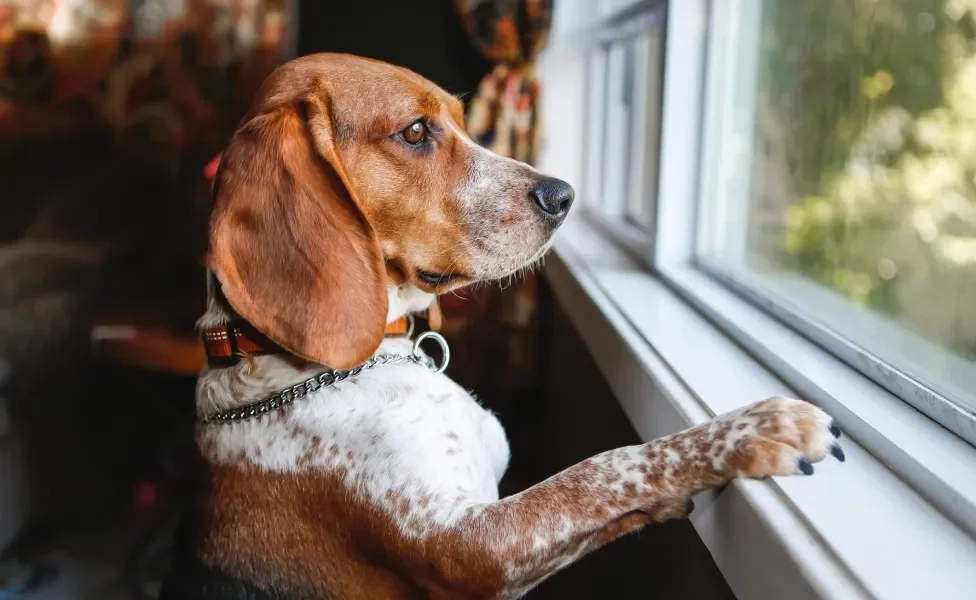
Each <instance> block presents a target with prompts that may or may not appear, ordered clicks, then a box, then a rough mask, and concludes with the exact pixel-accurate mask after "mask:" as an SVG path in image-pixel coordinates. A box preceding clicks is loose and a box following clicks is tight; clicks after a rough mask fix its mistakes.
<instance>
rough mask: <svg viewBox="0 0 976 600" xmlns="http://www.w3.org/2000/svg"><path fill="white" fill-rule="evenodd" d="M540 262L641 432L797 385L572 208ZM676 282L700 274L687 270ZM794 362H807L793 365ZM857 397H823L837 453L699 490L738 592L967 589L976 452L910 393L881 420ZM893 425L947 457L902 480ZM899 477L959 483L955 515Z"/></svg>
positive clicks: (657, 431)
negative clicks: (895, 462)
mask: <svg viewBox="0 0 976 600" xmlns="http://www.w3.org/2000/svg"><path fill="white" fill-rule="evenodd" d="M546 273H547V275H548V278H549V280H550V282H551V284H552V287H553V290H554V292H555V294H556V297H557V299H558V300H559V302H560V304H561V306H562V307H563V308H564V310H566V312H567V314H569V316H570V317H571V318H572V320H573V322H574V323H575V324H576V327H577V328H578V329H579V332H580V334H581V337H582V338H583V340H584V341H585V343H586V344H587V346H588V347H589V349H590V351H591V352H592V354H593V355H594V358H595V360H596V362H597V364H598V365H599V367H600V369H601V370H602V372H603V374H604V376H605V377H606V379H607V381H608V382H609V384H610V386H611V389H613V391H614V394H615V395H616V398H617V400H618V402H619V403H620V404H621V405H622V406H623V408H624V410H625V412H626V413H627V415H628V417H629V418H630V420H631V422H632V424H633V425H634V427H635V429H636V430H637V432H638V433H639V434H640V435H641V437H642V438H643V439H646V440H650V439H654V438H657V437H660V436H662V435H666V434H669V433H673V432H675V431H678V430H680V429H684V428H686V427H688V426H691V425H694V424H698V423H701V422H704V421H706V420H707V419H709V418H710V417H711V416H713V415H716V414H720V413H723V412H726V411H728V410H732V409H734V408H737V407H740V406H744V405H746V404H749V403H751V402H753V401H756V400H759V399H762V398H766V397H769V396H773V395H779V394H784V395H793V396H796V395H797V392H796V391H795V390H792V389H790V388H789V387H787V385H786V384H784V383H783V382H782V381H781V380H779V379H778V378H777V377H775V376H774V375H773V374H771V373H770V372H769V371H767V370H766V368H765V367H764V366H763V364H761V363H760V362H759V361H758V360H757V359H756V358H754V357H753V355H750V354H749V353H748V352H747V351H746V350H744V349H743V348H742V347H740V346H739V345H737V344H736V343H735V342H733V341H732V340H730V339H729V338H728V337H726V336H725V335H724V334H723V333H722V332H721V331H720V330H719V329H718V328H716V327H715V326H714V325H713V324H712V323H711V322H710V321H709V320H708V319H706V318H705V317H704V316H703V315H702V314H700V313H699V312H697V311H696V310H695V309H694V308H692V307H691V306H690V305H689V304H688V303H687V302H685V301H684V300H683V299H682V298H681V297H679V295H678V294H677V293H675V291H673V290H672V289H670V288H669V287H667V286H666V285H664V284H662V283H661V282H660V281H659V280H657V279H655V278H654V277H653V276H651V275H649V274H648V273H647V272H646V271H645V270H644V269H642V268H641V267H640V266H639V265H638V263H637V261H635V260H633V259H632V258H630V257H629V256H628V255H627V254H626V253H624V252H622V251H621V250H620V248H619V247H618V246H616V245H615V244H613V243H612V242H610V241H609V240H608V239H607V238H606V237H605V236H604V235H601V234H600V233H599V232H598V230H597V229H595V228H594V227H593V226H592V225H590V224H589V223H587V222H586V221H584V220H582V219H572V218H571V219H570V221H569V222H568V223H567V224H566V226H565V231H563V232H562V233H561V234H560V236H559V238H558V239H557V242H556V245H555V252H554V255H553V256H552V257H551V258H550V260H549V263H548V265H547V267H546ZM684 285H694V282H692V281H690V280H685V281H684ZM678 287H679V288H680V287H682V284H681V283H679V284H678ZM716 287H717V286H716ZM735 309H736V310H741V307H740V306H736V307H735ZM756 312H758V311H756ZM766 320H767V321H768V323H764V324H762V325H763V326H764V327H766V328H767V329H766V330H767V331H773V329H770V328H775V327H779V329H780V330H782V331H780V332H779V334H780V335H785V333H789V332H788V330H786V329H785V328H784V327H782V326H779V325H778V324H776V323H775V322H774V321H773V320H772V319H768V318H767V319H766ZM757 356H759V357H760V359H761V360H764V361H765V360H767V358H766V357H763V356H762V355H760V354H757ZM771 364H772V363H771ZM837 365H839V363H836V362H835V361H827V360H826V359H824V360H823V361H821V362H820V363H818V364H816V365H815V366H816V369H817V370H818V371H819V372H818V373H817V374H816V376H815V377H811V378H810V379H811V381H816V380H817V379H818V378H822V377H830V376H831V373H830V370H831V369H840V368H841V367H839V366H837ZM801 366H806V367H813V366H814V365H812V364H811V363H807V364H806V365H796V366H795V367H794V368H796V369H799V368H800V367H801ZM776 367H777V368H779V367H780V365H776ZM847 370H848V371H850V370H849V369H847ZM864 381H865V382H866V381H867V380H864ZM803 391H804V392H807V393H806V394H805V396H807V397H810V398H812V399H815V400H816V401H818V402H820V403H821V404H824V402H821V399H820V398H813V396H812V395H811V394H810V393H809V390H806V389H804V390H803ZM860 391H861V392H863V393H864V395H865V396H870V395H871V394H879V395H881V394H885V392H883V390H881V389H880V388H878V387H877V386H874V385H873V384H867V383H865V384H864V386H863V387H862V389H861V390H860ZM835 404H836V403H835ZM865 405H866V406H867V407H868V408H864V406H865ZM859 406H860V408H857V409H854V410H851V411H850V413H855V414H848V413H845V414H843V415H839V414H838V413H837V410H836V409H841V410H847V409H844V408H842V407H839V406H827V408H828V410H830V411H831V412H832V413H834V414H835V416H837V417H838V419H839V421H840V423H841V425H842V427H844V428H845V429H846V430H847V432H848V433H849V434H850V435H852V436H853V437H854V439H851V438H850V437H849V438H846V440H845V444H844V450H845V452H846V454H847V457H848V460H847V462H846V463H845V464H840V463H837V462H834V461H825V462H824V463H822V464H820V465H818V466H817V474H816V476H814V477H810V478H784V479H774V480H772V481H769V482H758V481H744V480H743V481H736V482H734V483H733V484H732V485H730V486H728V487H727V488H725V489H724V490H722V491H721V492H718V493H713V494H708V495H707V497H701V498H697V499H696V506H697V508H696V511H695V513H694V514H693V515H692V518H691V520H692V523H693V524H694V526H695V528H696V530H697V531H698V533H699V535H700V536H701V538H702V540H703V541H704V542H705V544H706V545H707V546H708V548H709V550H710V552H711V553H712V556H713V557H714V559H715V561H716V564H717V565H718V567H719V569H720V570H721V571H722V573H723V575H724V576H725V578H726V580H727V581H728V583H729V586H730V587H731V588H732V590H733V591H734V592H735V594H736V596H737V597H738V598H740V599H742V600H746V599H752V598H763V599H770V600H782V599H783V598H791V599H805V598H831V599H847V598H883V599H901V598H905V599H909V598H910V599H913V600H914V599H916V598H925V597H932V598H942V599H952V598H959V599H962V598H970V597H971V596H972V590H973V589H976V569H973V568H972V565H974V564H976V539H974V537H973V536H972V535H970V533H969V532H967V531H966V529H969V530H970V531H972V529H971V528H970V527H969V525H971V523H970V522H968V521H967V520H966V517H967V515H970V514H971V512H970V511H969V510H968V509H969V508H970V504H969V501H970V500H972V497H971V495H970V493H971V492H972V490H971V489H970V488H971V486H972V485H973V484H972V483H971V482H976V476H973V477H971V478H969V479H968V482H967V480H966V479H963V480H961V481H963V483H961V484H960V483H958V482H959V481H960V480H959V479H958V477H965V476H967V475H970V476H972V475H973V474H974V473H976V452H973V449H972V448H971V447H970V446H968V445H966V444H965V443H963V442H961V441H960V440H958V439H957V438H955V437H954V436H952V435H951V434H949V433H948V432H945V431H943V430H941V429H940V428H938V427H937V426H934V425H933V424H932V422H931V421H928V419H926V418H925V417H923V416H922V415H920V414H917V413H914V411H912V410H911V409H910V408H908V407H907V405H904V406H905V407H906V410H904V411H901V412H900V413H898V414H895V415H893V416H892V415H889V418H888V419H887V420H888V421H889V423H888V424H887V425H886V426H885V427H883V428H882V427H879V428H876V429H869V428H859V427H854V428H853V429H852V428H851V427H850V425H851V424H855V423H859V422H861V421H860V419H861V418H864V417H866V415H867V413H865V411H868V409H869V408H871V407H872V406H873V407H874V409H875V410H877V409H878V408H879V407H880V406H881V405H880V404H877V403H875V404H872V399H871V398H868V399H867V401H866V402H861V404H860V405H859ZM883 429H884V430H883ZM895 430H899V431H900V432H901V434H907V433H910V432H911V433H913V434H914V441H912V440H909V439H906V440H904V443H906V444H909V445H908V446H900V447H899V446H897V444H899V443H901V442H902V441H903V440H897V438H896V439H895V440H891V439H890V438H884V439H885V440H886V442H887V443H889V444H891V443H894V444H895V446H896V448H895V449H896V450H898V451H900V452H902V453H903V454H911V453H912V452H914V449H916V448H917V449H919V451H920V452H921V451H923V450H922V446H926V447H925V448H924V453H925V454H927V455H929V456H927V457H926V458H929V459H932V458H934V457H933V456H931V455H932V454H933V453H939V452H947V453H956V454H955V455H952V456H950V460H949V461H948V463H947V464H945V465H943V466H942V468H941V470H939V469H934V470H931V471H924V473H921V471H919V470H916V471H911V472H907V473H905V472H903V473H901V476H902V477H904V478H905V481H903V480H902V479H901V478H899V476H898V475H896V474H895V473H894V472H893V471H891V470H890V469H889V468H888V467H887V466H886V465H885V464H884V463H883V462H882V461H881V460H879V459H878V458H876V455H877V456H882V453H879V452H878V451H877V448H878V447H879V444H880V443H879V441H878V438H879V437H883V436H884V435H885V434H886V433H888V432H890V431H895ZM933 440H935V441H937V442H938V444H937V445H936V447H934V448H933V447H931V444H930V443H929V442H932V441H933ZM866 447H867V448H870V449H871V450H872V452H874V454H872V453H871V452H869V451H868V450H867V449H866ZM960 453H962V454H960ZM970 458H972V459H973V460H970ZM924 475H927V476H928V477H929V479H926V478H925V476H924ZM906 481H912V482H916V483H915V484H916V485H918V482H922V483H923V484H925V483H926V482H928V483H931V484H932V485H934V486H936V487H939V488H940V489H943V488H944V489H946V490H948V492H954V493H955V494H956V495H955V496H953V495H952V493H948V495H947V496H944V497H947V498H948V501H947V502H948V506H942V510H945V511H946V512H947V513H949V514H952V515H953V518H954V519H955V521H953V520H952V519H950V518H948V517H947V516H946V515H945V514H944V513H943V512H941V511H940V510H939V509H938V508H936V506H935V505H934V504H933V503H931V502H929V501H928V500H927V499H926V498H924V497H923V496H921V495H919V494H918V493H916V491H915V490H914V489H913V488H912V487H910V486H909V484H908V483H906ZM952 482H956V486H955V487H953V486H952V485H951V483H952ZM926 487H927V485H926V486H925V487H923V488H922V489H925V488H926ZM956 522H962V523H963V525H964V526H965V527H966V529H963V528H962V527H960V526H959V525H957V524H956Z"/></svg>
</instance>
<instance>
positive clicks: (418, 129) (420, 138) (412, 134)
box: [400, 121, 427, 146]
mask: <svg viewBox="0 0 976 600" xmlns="http://www.w3.org/2000/svg"><path fill="white" fill-rule="evenodd" d="M400 135H402V136H403V139H404V141H406V142H407V143H408V144H411V145H413V146H416V145H418V144H422V143H423V142H424V140H426V139H427V125H425V124H424V122H423V121H414V122H413V123H411V124H410V126H409V127H407V128H406V129H404V130H403V131H402V132H400Z"/></svg>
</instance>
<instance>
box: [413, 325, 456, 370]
mask: <svg viewBox="0 0 976 600" xmlns="http://www.w3.org/2000/svg"><path fill="white" fill-rule="evenodd" d="M427 339H432V340H434V341H435V342H437V344H438V345H439V346H440V347H441V352H442V353H443V354H444V357H443V359H442V360H441V364H440V366H438V365H437V363H435V362H433V360H431V363H430V367H429V369H430V370H431V372H433V373H443V372H444V369H446V368H447V364H448V363H449V362H451V349H450V347H448V345H447V340H445V339H444V336H442V335H441V334H439V333H437V332H436V331H425V332H423V333H421V334H420V335H418V336H417V339H416V341H414V343H413V354H414V356H417V357H422V356H423V355H422V354H421V353H420V344H421V343H422V342H423V341H424V340H427Z"/></svg>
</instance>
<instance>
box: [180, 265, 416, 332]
mask: <svg viewBox="0 0 976 600" xmlns="http://www.w3.org/2000/svg"><path fill="white" fill-rule="evenodd" d="M386 289H387V307H388V308H387V313H386V322H387V323H392V322H393V321H396V320H397V319H399V318H400V317H404V316H406V315H412V314H415V313H419V312H423V311H425V310H427V309H428V308H429V307H430V305H431V303H433V301H434V298H435V296H434V295H433V294H428V293H427V292H425V291H423V290H421V289H419V288H417V287H416V286H414V285H413V284H410V283H404V284H400V285H395V284H393V283H392V282H391V283H389V284H388V285H387V288H386ZM240 318H241V317H240V316H239V315H238V314H237V313H236V312H235V311H234V309H233V308H232V307H231V305H230V303H229V302H227V298H225V297H224V294H223V293H222V292H221V291H220V283H219V282H218V281H217V278H216V277H215V276H214V274H213V273H211V272H208V273H207V310H206V312H204V313H203V316H202V317H200V319H199V320H197V328H198V329H200V330H204V329H208V328H211V327H218V326H220V325H225V324H227V323H229V322H231V321H233V320H235V319H240Z"/></svg>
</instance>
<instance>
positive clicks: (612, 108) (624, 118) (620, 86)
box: [601, 40, 636, 216]
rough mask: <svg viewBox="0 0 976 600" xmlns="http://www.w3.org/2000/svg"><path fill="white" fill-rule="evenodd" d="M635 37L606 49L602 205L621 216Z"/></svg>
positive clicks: (630, 124) (630, 128) (625, 186)
mask: <svg viewBox="0 0 976 600" xmlns="http://www.w3.org/2000/svg"><path fill="white" fill-rule="evenodd" d="M635 59H636V57H635V48H634V40H626V41H621V42H615V43H613V44H611V45H610V48H609V50H608V52H607V87H606V100H605V102H606V111H607V112H606V121H605V123H606V124H605V127H606V137H605V140H606V142H605V146H604V149H603V189H602V194H601V195H602V198H603V207H604V211H605V212H606V213H607V214H608V215H612V216H620V215H622V214H623V213H624V207H625V203H626V198H627V192H628V188H629V183H630V181H629V177H628V175H629V173H630V170H629V169H628V167H629V165H628V159H629V157H630V154H631V152H630V149H631V139H632V136H633V133H634V127H633V117H634V115H633V100H634V75H635V73H634V66H635V64H634V63H635Z"/></svg>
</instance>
